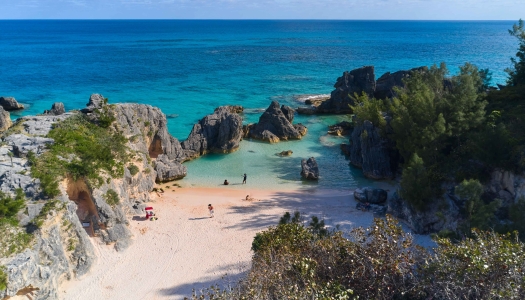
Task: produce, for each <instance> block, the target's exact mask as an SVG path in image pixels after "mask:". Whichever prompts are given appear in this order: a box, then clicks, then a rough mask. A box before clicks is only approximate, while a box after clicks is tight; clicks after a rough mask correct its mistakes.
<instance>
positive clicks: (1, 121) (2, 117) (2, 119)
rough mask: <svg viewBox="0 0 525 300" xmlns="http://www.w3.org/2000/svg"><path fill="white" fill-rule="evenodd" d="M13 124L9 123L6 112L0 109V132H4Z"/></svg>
mask: <svg viewBox="0 0 525 300" xmlns="http://www.w3.org/2000/svg"><path fill="white" fill-rule="evenodd" d="M11 125H13V122H11V116H10V114H9V112H8V111H6V110H4V108H2V107H0V132H2V131H6V130H7V129H8V128H9V127H10V126H11Z"/></svg>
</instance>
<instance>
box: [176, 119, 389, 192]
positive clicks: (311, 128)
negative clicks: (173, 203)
mask: <svg viewBox="0 0 525 300" xmlns="http://www.w3.org/2000/svg"><path fill="white" fill-rule="evenodd" d="M347 118H348V117H347V116H299V117H296V118H295V120H294V123H295V122H300V123H302V124H304V125H305V126H306V127H307V128H308V133H307V134H306V136H304V137H303V139H302V140H292V141H282V142H279V143H276V144H269V143H264V142H260V141H256V140H252V139H247V140H243V141H241V143H240V148H239V150H237V151H236V152H233V153H230V154H210V155H206V156H204V157H202V158H199V159H197V160H193V161H190V162H186V163H185V165H186V166H187V167H188V176H187V177H186V178H184V180H183V181H181V183H182V184H183V185H191V186H223V185H222V183H223V182H224V179H227V180H228V181H229V182H230V186H229V187H233V188H239V189H246V190H248V191H249V190H250V189H253V188H255V189H283V190H288V189H296V188H300V189H317V188H322V189H330V190H348V189H354V188H356V187H359V186H364V185H369V186H375V185H379V184H384V183H387V182H385V181H375V182H374V181H371V180H368V179H366V178H365V177H364V176H363V175H362V172H361V170H359V169H357V168H355V167H351V166H350V165H349V161H348V160H346V159H345V156H344V155H343V154H342V153H341V150H340V144H341V143H348V137H337V136H331V135H327V134H326V132H327V130H328V125H332V124H334V123H337V122H339V121H342V120H347ZM286 150H292V151H293V154H292V155H291V156H289V157H280V156H278V155H277V153H280V152H281V151H286ZM309 157H315V159H316V161H317V163H318V165H319V170H320V179H319V181H310V180H302V179H301V175H300V173H301V160H302V159H308V158H309ZM244 173H246V174H247V175H248V179H247V184H246V185H242V184H241V183H242V175H243V174H244Z"/></svg>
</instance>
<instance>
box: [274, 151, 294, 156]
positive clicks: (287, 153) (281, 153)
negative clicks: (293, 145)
mask: <svg viewBox="0 0 525 300" xmlns="http://www.w3.org/2000/svg"><path fill="white" fill-rule="evenodd" d="M292 154H293V151H292V150H286V151H281V152H279V153H277V156H280V157H285V156H292Z"/></svg>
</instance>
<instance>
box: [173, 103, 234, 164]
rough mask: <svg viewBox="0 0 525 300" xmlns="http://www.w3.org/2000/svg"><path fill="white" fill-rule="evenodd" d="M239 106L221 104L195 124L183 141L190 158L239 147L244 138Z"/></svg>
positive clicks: (226, 151) (228, 151) (231, 150)
mask: <svg viewBox="0 0 525 300" xmlns="http://www.w3.org/2000/svg"><path fill="white" fill-rule="evenodd" d="M238 111H241V110H240V109H239V107H237V106H220V107H218V108H216V109H215V111H214V112H213V114H211V115H207V116H206V117H204V118H203V119H201V120H200V121H199V122H198V123H197V124H195V125H193V129H192V130H191V133H190V135H189V136H188V138H187V139H186V140H185V141H184V142H183V143H182V148H183V149H184V153H185V155H186V156H187V157H188V158H191V159H193V158H197V157H200V156H202V155H205V154H206V153H230V152H233V151H235V150H237V149H239V142H240V141H241V140H242V136H243V133H242V118H241V116H240V115H239V114H238V113H237V112H238Z"/></svg>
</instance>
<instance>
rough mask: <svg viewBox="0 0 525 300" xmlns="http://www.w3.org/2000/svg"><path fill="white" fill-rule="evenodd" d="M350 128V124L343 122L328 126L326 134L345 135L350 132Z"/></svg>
mask: <svg viewBox="0 0 525 300" xmlns="http://www.w3.org/2000/svg"><path fill="white" fill-rule="evenodd" d="M352 128H353V125H352V123H350V122H347V121H343V122H339V123H337V124H335V125H331V126H328V134H331V135H337V136H342V135H347V134H349V133H350V132H351V131H352Z"/></svg>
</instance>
